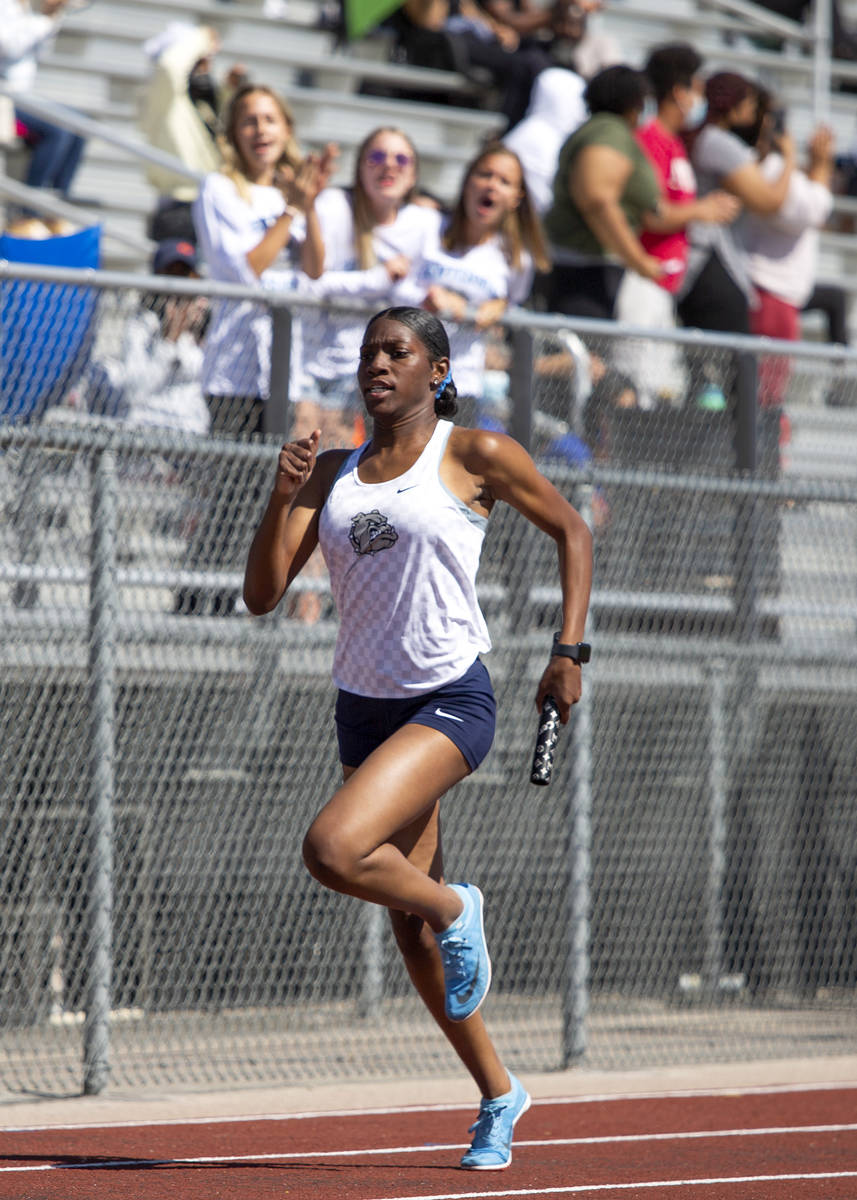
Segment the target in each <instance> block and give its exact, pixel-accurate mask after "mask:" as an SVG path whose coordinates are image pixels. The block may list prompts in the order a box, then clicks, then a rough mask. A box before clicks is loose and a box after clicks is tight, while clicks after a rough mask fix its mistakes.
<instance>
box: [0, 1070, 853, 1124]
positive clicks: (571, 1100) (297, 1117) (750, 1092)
mask: <svg viewBox="0 0 857 1200" xmlns="http://www.w3.org/2000/svg"><path fill="white" fill-rule="evenodd" d="M854 1090H857V1081H850V1082H843V1081H839V1082H833V1083H796V1084H791V1083H781V1084H764V1085H760V1086H758V1087H740V1086H737V1085H735V1086H731V1087H730V1086H724V1087H719V1088H688V1089H683V1090H675V1091H665V1092H607V1093H599V1092H593V1093H591V1094H588V1095H582V1096H543V1097H541V1098H540V1099H538V1100H535V1099H534V1100H533V1104H532V1107H533V1108H538V1107H541V1106H545V1105H575V1104H608V1103H615V1102H617V1101H629V1100H632V1101H633V1100H683V1099H686V1098H690V1099H694V1098H697V1099H706V1098H715V1099H716V1098H718V1097H726V1098H734V1097H736V1096H779V1095H796V1096H797V1095H803V1094H804V1093H808V1092H831V1091H835V1092H840V1091H842V1092H847V1091H854ZM118 1102H119V1101H117V1103H118ZM478 1107H479V1104H478V1101H477V1100H474V1101H473V1102H472V1103H470V1104H400V1105H396V1106H391V1107H388V1108H340V1109H313V1110H310V1111H308V1112H296V1113H295V1112H285V1113H251V1114H242V1115H241V1116H227V1117H158V1118H155V1119H153V1120H146V1119H141V1120H137V1121H105V1122H103V1123H97V1122H93V1121H79V1122H74V1123H68V1124H57V1125H0V1133H24V1132H31V1133H38V1132H40V1131H42V1130H46V1129H153V1128H157V1127H158V1126H161V1125H236V1124H242V1123H248V1124H251V1125H252V1124H255V1123H256V1122H258V1121H317V1120H319V1119H320V1118H322V1117H332V1118H333V1119H334V1120H338V1119H341V1118H342V1117H375V1116H378V1117H387V1116H400V1115H405V1116H406V1115H407V1114H408V1113H414V1114H419V1113H430V1112H471V1111H473V1110H474V1109H476V1108H478ZM2 1115H3V1105H2V1104H0V1117H2Z"/></svg>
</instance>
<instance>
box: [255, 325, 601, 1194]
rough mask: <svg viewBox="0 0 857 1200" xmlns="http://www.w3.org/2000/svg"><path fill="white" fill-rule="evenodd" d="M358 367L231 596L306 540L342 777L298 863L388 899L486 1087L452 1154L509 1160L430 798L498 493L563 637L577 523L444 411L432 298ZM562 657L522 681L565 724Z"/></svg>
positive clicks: (377, 340) (504, 1092) (490, 720)
mask: <svg viewBox="0 0 857 1200" xmlns="http://www.w3.org/2000/svg"><path fill="white" fill-rule="evenodd" d="M357 380H358V385H359V388H360V391H361V394H362V396H363V400H364V403H365V405H366V409H367V411H368V413H369V415H370V417H371V418H372V421H373V432H372V436H371V438H370V439H369V440H368V441H367V442H366V443H365V444H364V445H363V446H361V447H359V448H358V449H356V450H351V451H349V450H330V451H327V452H325V453H323V454H319V455H318V457H316V454H317V448H318V442H319V437H320V432H319V430H317V429H316V430H314V431H313V432H312V433H311V434H310V435H309V436H308V437H306V438H302V439H300V440H298V441H295V442H289V443H287V444H286V445H284V446H283V448H282V450H281V451H280V456H279V461H278V466H277V473H276V479H275V482H274V487H273V490H272V493H271V497H270V499H269V501H268V505H267V508H266V510H265V513H264V515H263V517H262V520H261V522H260V524H259V527H258V529H257V531H256V535H255V538H254V539H253V543H252V545H251V547H250V552H249V556H248V561H247V569H246V574H245V581H244V599H245V601H246V604H247V607H248V609H249V610H250V611H251V612H252V613H256V614H261V613H267V612H270V611H271V610H272V609H273V608H274V607H275V606H276V605H277V604H278V603H279V601H280V600H281V598H282V596H283V595H284V593H285V591H286V589H287V588H288V586H289V584H290V583H291V582H292V580H293V579H294V578H295V576H296V575H297V574H298V572H299V571H300V570H301V568H302V566H303V565H304V563H305V562H306V561H307V559H308V558H309V556H310V554H311V553H312V551H313V549H314V548H315V546H316V545H317V544H320V545H321V549H322V552H323V554H324V557H325V559H326V561H327V565H328V569H329V572H330V580H331V587H332V590H333V594H334V597H335V599H336V604H337V609H338V611H339V615H340V621H341V625H340V631H339V637H338V640H337V644H336V651H335V657H334V667H333V676H334V681H335V683H336V684H337V686H338V688H339V694H338V698H337V703H336V726H337V735H338V739H339V751H340V759H341V762H342V767H343V775H344V782H343V785H342V787H341V788H340V789H339V790H338V791H337V792H336V794H335V795H334V796H333V797H332V798H331V799H330V800H329V801H328V803H327V804H326V805H325V806H324V807H323V808H322V810H321V811H320V812H319V814H318V815H317V816H316V818H315V820H314V821H313V823H312V825H311V827H310V829H309V831H308V832H307V835H306V838H305V840H304V847H303V855H304V861H305V863H306V865H307V868H308V869H309V871H310V872H311V874H312V875H313V876H314V877H315V878H316V879H317V880H319V882H320V883H322V884H324V885H325V886H326V887H329V888H332V889H333V890H334V891H338V892H343V893H345V894H347V895H351V896H357V897H359V898H361V899H363V900H368V901H371V902H372V903H373V904H382V905H384V906H385V907H387V908H388V909H389V911H390V915H391V919H392V923H393V929H394V931H395V935H396V940H397V943H398V946H399V949H400V951H401V953H402V956H403V958H404V961H405V964H406V967H407V969H408V973H409V974H410V977H411V979H412V981H413V983H414V985H415V987H416V989H417V991H418V992H419V994H420V996H421V997H422V1000H423V1001H424V1003H425V1004H426V1006H427V1008H428V1009H429V1011H430V1012H431V1014H432V1016H433V1017H434V1019H435V1020H436V1021H437V1023H438V1025H439V1026H440V1028H441V1029H442V1031H443V1032H444V1034H445V1035H446V1037H447V1038H448V1039H449V1041H450V1042H451V1044H452V1046H453V1047H454V1048H455V1050H456V1052H457V1053H458V1055H459V1057H460V1058H461V1060H462V1062H463V1063H464V1065H465V1066H466V1067H467V1069H468V1070H469V1071H470V1073H471V1075H472V1076H473V1079H474V1080H475V1082H476V1084H477V1086H478V1087H479V1089H480V1092H481V1094H482V1102H481V1106H480V1110H479V1116H478V1118H477V1121H476V1123H475V1125H474V1126H473V1127H472V1131H475V1136H474V1138H473V1143H472V1145H471V1147H470V1149H469V1150H468V1151H467V1153H466V1154H465V1155H464V1157H463V1159H462V1161H461V1165H462V1166H463V1167H466V1168H468V1169H472V1170H497V1169H500V1168H502V1167H506V1166H508V1165H509V1163H510V1162H511V1158H512V1151H511V1145H512V1133H513V1127H514V1124H515V1122H516V1120H517V1119H518V1117H520V1116H521V1114H522V1113H523V1112H525V1111H526V1109H527V1108H528V1107H529V1103H530V1097H529V1096H528V1095H527V1092H526V1091H525V1089H524V1087H523V1086H522V1084H521V1083H520V1081H519V1080H517V1079H516V1078H515V1077H514V1076H512V1075H511V1074H509V1073H508V1072H507V1071H506V1069H505V1068H504V1066H503V1064H502V1062H501V1061H500V1059H499V1057H498V1054H497V1052H496V1050H495V1048H494V1046H493V1043H492V1042H491V1040H490V1038H489V1036H488V1033H487V1030H486V1028H485V1025H484V1022H483V1020H482V1017H481V1014H480V1013H479V1012H478V1011H477V1010H478V1008H479V1005H480V1004H481V1003H482V1000H483V999H484V998H485V995H486V993H487V991H488V986H489V984H490V979H491V967H490V962H489V959H488V952H487V948H486V946H485V938H484V932H483V926H482V895H481V893H480V891H479V889H478V888H476V887H475V886H473V885H472V884H466V883H465V884H452V885H447V884H446V883H445V882H444V878H443V861H442V854H441V841H440V820H439V801H440V799H441V797H442V796H443V795H444V793H445V792H447V791H448V790H449V788H451V787H452V786H453V785H454V784H456V783H458V782H460V781H461V780H462V779H464V778H465V777H466V776H467V775H469V774H470V773H471V771H473V770H475V769H476V767H477V766H478V765H479V763H480V762H481V761H482V759H483V758H484V757H485V755H486V754H487V752H488V750H489V748H490V745H491V741H492V738H493V734H494V715H495V704H494V696H493V693H492V690H491V682H490V679H489V678H488V673H487V671H486V669H485V667H484V666H483V664H482V662H481V661H480V659H479V657H478V656H479V654H480V653H482V652H485V651H487V650H489V649H490V641H489V638H488V632H487V629H486V626H485V621H484V618H483V616H482V613H481V611H480V609H479V605H478V602H477V599H476V586H475V581H476V570H477V567H478V561H479V553H480V549H481V545H482V540H483V537H484V532H485V526H486V524H487V520H488V516H489V514H490V513H491V510H492V508H493V506H494V504H495V503H496V502H497V501H499V500H505V501H506V502H507V503H508V504H511V505H513V506H514V507H515V508H517V509H518V510H519V511H520V512H521V513H523V514H524V516H526V517H527V518H528V519H529V520H531V521H532V522H533V523H534V524H535V525H537V526H538V527H539V528H540V529H542V530H544V532H545V533H547V534H549V535H550V536H551V537H552V538H553V539H554V540H555V542H556V544H557V551H558V557H559V575H560V583H561V586H562V596H563V603H562V628H561V631H560V634H559V641H560V642H561V643H563V644H564V645H562V646H561V647H559V649H560V651H570V646H569V645H568V644H576V643H579V642H580V639H581V638H582V637H583V633H584V622H585V618H586V610H587V607H588V603H589V589H590V581H591V566H592V548H591V537H590V533H589V530H588V529H587V527H586V525H585V523H584V521H583V519H582V518H581V517H580V515H579V514H578V513H577V512H576V511H575V509H574V508H572V506H571V505H570V504H569V503H568V502H567V501H566V500H565V499H564V497H563V496H561V495H560V493H559V492H558V491H557V490H556V488H554V487H553V485H552V484H551V483H550V482H549V481H548V480H547V479H545V478H544V476H543V475H541V474H540V473H539V471H538V470H537V469H536V467H535V465H534V463H533V461H532V459H531V458H530V457H529V455H528V454H527V453H526V452H525V451H524V450H523V449H522V447H521V446H520V445H518V443H516V442H514V441H513V440H512V439H511V438H509V437H506V436H505V435H504V434H497V433H493V432H488V431H486V430H474V429H465V428H460V427H456V426H454V425H453V424H452V422H451V421H450V420H449V418H450V417H451V416H452V415H453V414H454V412H455V407H456V405H455V396H456V388H455V384H454V383H453V382H452V376H451V373H450V363H449V342H448V339H447V335H446V331H445V329H444V327H443V325H442V324H441V322H440V321H439V320H438V318H437V317H436V316H435V315H434V314H432V313H428V312H426V311H425V310H423V309H419V308H392V309H385V310H384V311H383V312H380V313H378V314H376V315H375V316H374V317H373V318H372V319H371V320H370V321H369V324H368V326H367V327H366V330H365V333H364V336H363V342H362V346H361V348H360V362H359V368H358V372H357ZM571 652H572V653H573V651H571ZM576 657H579V656H577V655H576V656H575V657H566V656H562V655H561V654H554V655H553V656H551V657H550V658H549V661H548V664H547V666H546V668H545V671H544V674H543V675H542V678H541V680H540V682H539V685H538V689H537V693H536V697H535V701H536V705H537V706H538V707H541V704H542V701H543V699H544V697H545V696H547V695H552V696H553V697H554V698H555V700H556V702H557V705H558V707H559V711H560V718H561V720H562V722H563V723H565V722H566V721H567V720H568V716H569V710H570V708H571V705H572V704H574V703H575V702H576V701H577V700H578V699H579V698H580V692H581V676H580V664H579V661H575V658H576Z"/></svg>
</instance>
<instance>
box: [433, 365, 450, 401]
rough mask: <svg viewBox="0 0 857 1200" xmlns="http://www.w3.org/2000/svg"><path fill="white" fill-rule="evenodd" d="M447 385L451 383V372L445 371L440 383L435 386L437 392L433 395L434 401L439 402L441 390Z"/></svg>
mask: <svg viewBox="0 0 857 1200" xmlns="http://www.w3.org/2000/svg"><path fill="white" fill-rule="evenodd" d="M448 383H452V371H447V373H446V374H445V375H444V377H443V379H441V381H440V383H439V384H438V385H437V391H436V392H435V394H434V398H435V400H439V399H440V398H441V396H442V395H443V389H444V388H445V387H446V385H447V384H448Z"/></svg>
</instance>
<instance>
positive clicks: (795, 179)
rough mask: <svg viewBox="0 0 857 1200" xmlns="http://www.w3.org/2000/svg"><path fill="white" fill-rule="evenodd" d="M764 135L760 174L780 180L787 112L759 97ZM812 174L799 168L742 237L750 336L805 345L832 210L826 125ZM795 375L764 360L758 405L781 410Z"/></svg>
mask: <svg viewBox="0 0 857 1200" xmlns="http://www.w3.org/2000/svg"><path fill="white" fill-rule="evenodd" d="M760 115H761V120H760V122H759V133H758V137H757V138H756V140H755V146H754V148H755V149H756V150H757V152H758V156H759V163H760V167H761V170H762V173H763V174H764V175H765V177H766V178H767V179H770V180H773V179H777V178H778V177H779V176H780V175H781V174H782V171H783V165H784V161H783V155H782V154H781V152H780V149H779V146H780V141H781V138H782V137H783V134H784V132H785V121H784V114H783V113H782V111H781V110H780V111H774V110H772V107H771V102H770V97H769V96H768V95H767V94H766V93H763V94H762V95H761V97H760ZM808 150H809V162H808V165H807V169H806V172H804V171H801V170H798V169H795V170H793V171H792V173H791V176H790V178H789V186H788V191H787V193H786V197H785V200H784V201H783V203H782V205H781V206H780V208H779V209H778V210H777V211H776V212H775V213H773V214H771V215H762V214H761V213H753V212H749V213H747V215H746V217H745V219H744V221H743V222H742V223H741V227H740V233H741V238H742V241H743V245H744V249H745V250H746V252H747V255H748V262H749V271H750V278H751V279H752V281H753V284H754V286H755V289H756V295H757V297H758V303H757V305H756V306H755V307H754V308H752V309H751V311H750V331H751V333H754V334H757V335H758V336H760V337H772V338H781V339H784V340H786V341H799V340H800V336H801V331H800V314H801V310H802V309H803V307H804V306H805V304H806V303H807V301H808V300H809V298H810V296H811V294H812V290H813V286H814V283H815V277H816V270H817V265H818V231H819V229H820V228H821V227H822V226H823V225H824V223H825V222H826V220H827V218H828V217H829V216H830V212H831V210H832V208H833V193H832V191H831V181H832V178H833V165H834V154H833V134H832V132H831V130H830V129H828V128H827V127H826V126H820V127H819V128H818V129H816V130H815V132H814V133H813V135H812V137H811V139H810V142H809V147H808ZM789 374H790V365H789V360H788V358H786V357H785V356H777V357H774V356H771V357H769V358H766V359H763V360H762V362H761V363H760V368H759V402H760V403H761V404H762V405H765V406H769V405H781V404H782V403H783V400H784V398H785V391H786V387H787V385H788V379H789Z"/></svg>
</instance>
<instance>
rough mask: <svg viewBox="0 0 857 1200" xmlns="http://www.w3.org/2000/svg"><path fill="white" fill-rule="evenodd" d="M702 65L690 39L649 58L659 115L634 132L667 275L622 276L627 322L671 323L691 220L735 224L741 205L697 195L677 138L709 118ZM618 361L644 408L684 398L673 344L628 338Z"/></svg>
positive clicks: (655, 242)
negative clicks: (654, 182) (653, 199)
mask: <svg viewBox="0 0 857 1200" xmlns="http://www.w3.org/2000/svg"><path fill="white" fill-rule="evenodd" d="M701 68H702V59H701V57H700V55H699V54H698V53H697V52H696V50H695V49H694V48H693V46H691V45H689V44H688V43H687V42H673V43H668V44H667V45H664V46H658V47H656V48H655V49H654V50H653V51H652V52H651V54H650V55H649V58H648V61H647V63H646V68H645V69H646V74H647V76H648V78H649V81H650V83H651V86H652V90H653V92H654V95H655V102H656V103H657V112H656V114H655V116H654V117H653V118H652V119H651V120H650V121H648V122H646V124H645V125H643V126H641V127H640V128H638V130H637V135H636V136H637V141H638V142H639V144H640V145H641V146H642V148H643V150H644V152H645V153H646V155H647V157H648V158H649V160H650V161H651V163H652V165H653V167H654V168H655V173H656V175H657V177H658V182H659V184H660V187H661V203H660V205H659V207H658V211H657V212H656V213H655V214H647V215H646V217H645V218H644V225H645V228H644V230H643V232H642V233H641V235H640V241H641V243H642V245H643V247H644V249H645V250H646V251H647V252H648V253H649V254H651V255H653V256H654V257H655V258H657V259H660V261H661V262H662V263H663V273H662V274H661V275H660V276H659V277H658V278H657V279H655V280H650V279H644V278H642V277H641V276H639V275H637V274H636V273H635V272H633V271H627V272H626V273H625V276H624V277H623V280H622V284H621V286H620V289H619V294H618V296H617V300H616V310H615V316H616V319H617V320H619V321H622V322H625V323H627V324H632V325H645V326H647V327H649V328H655V329H672V328H674V327H675V323H676V318H675V299H674V297H675V293H676V292H677V291H678V289H679V287H680V286H681V283H682V281H683V279H684V274H685V270H686V268H687V260H688V253H689V244H688V236H687V225H688V223H689V222H691V221H709V222H711V223H713V224H717V225H722V224H724V223H729V222H731V221H734V220H735V218H736V217H737V216H738V213H739V212H740V208H741V205H740V203H739V202H738V200H737V199H736V198H735V197H734V196H732V195H730V194H729V193H728V192H724V191H713V192H709V194H708V195H707V196H705V197H703V198H702V199H698V198H697V195H696V178H695V176H694V173H693V167H692V166H691V164H690V162H689V160H688V157H687V152H686V149H685V145H684V142H683V141H682V139H681V136H680V134H681V132H682V130H686V129H694V128H696V127H697V126H698V125H700V124H701V123H702V120H703V119H704V116H705V111H706V105H705V92H704V82H703V79H702V76H701V75H700V70H701ZM613 363H614V366H616V367H618V368H619V369H621V370H623V371H625V372H626V374H629V375H631V376H632V377H633V378H634V379H635V380H636V381H637V385H638V388H639V390H640V394H641V404H642V406H643V407H653V406H654V405H655V403H657V402H659V401H660V400H664V399H668V400H670V401H672V402H678V401H680V400H682V399H683V393H684V386H685V379H684V368H683V363H682V359H681V356H680V355H679V354H678V353H677V350H676V348H675V347H674V346H671V345H670V343H668V342H663V343H658V345H657V350H656V352H655V348H654V347H653V345H652V343H651V342H647V341H644V340H641V339H631V338H628V339H624V340H623V341H622V342H620V343H617V345H616V347H615V353H614V356H613Z"/></svg>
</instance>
